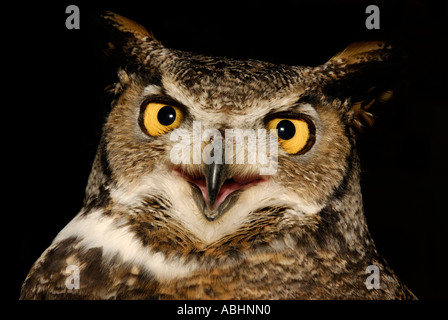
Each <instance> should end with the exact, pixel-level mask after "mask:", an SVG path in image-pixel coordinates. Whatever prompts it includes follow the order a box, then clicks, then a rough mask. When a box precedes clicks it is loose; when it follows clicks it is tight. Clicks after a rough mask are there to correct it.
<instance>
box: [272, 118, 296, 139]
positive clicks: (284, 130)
mask: <svg viewBox="0 0 448 320" xmlns="http://www.w3.org/2000/svg"><path fill="white" fill-rule="evenodd" d="M277 130H278V137H279V138H280V139H283V140H289V139H291V138H292V137H294V135H295V134H296V127H295V126H294V124H293V123H292V122H291V121H289V120H282V121H280V122H279V123H278V124H277Z"/></svg>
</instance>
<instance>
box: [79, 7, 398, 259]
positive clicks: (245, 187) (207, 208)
mask: <svg viewBox="0 0 448 320" xmlns="http://www.w3.org/2000/svg"><path fill="white" fill-rule="evenodd" d="M102 19H103V21H104V22H105V23H104V24H103V29H102V30H103V32H104V35H105V37H104V39H107V40H106V41H104V42H103V44H104V47H103V49H104V52H105V56H106V58H107V60H108V61H109V65H111V66H112V68H114V70H116V74H117V81H116V83H114V84H113V85H112V86H111V87H110V88H109V91H110V93H112V95H113V102H112V108H111V111H110V115H109V116H108V118H107V121H106V123H105V125H104V127H103V134H102V138H101V143H100V146H99V148H98V152H97V155H96V159H95V162H94V166H93V170H92V173H91V175H90V177H89V182H88V186H87V190H86V198H85V208H86V209H85V210H86V211H88V210H92V209H93V208H97V207H101V208H105V210H106V213H107V212H108V210H109V211H110V212H111V214H119V215H122V216H123V217H124V218H125V219H126V220H127V221H130V222H129V225H131V226H132V228H133V230H134V231H135V232H136V234H137V235H138V236H139V237H141V239H142V241H143V242H144V243H151V245H152V248H153V249H155V250H156V249H157V248H162V247H163V248H164V250H165V251H167V250H181V249H182V250H183V249H185V250H187V249H188V250H190V252H191V251H195V252H198V251H199V250H205V249H207V248H208V250H209V251H213V250H215V251H216V250H218V249H217V248H222V247H223V246H222V245H223V244H226V246H225V247H226V248H242V247H247V248H249V247H250V248H253V247H255V246H258V245H259V246H263V245H265V246H266V245H269V246H271V247H272V246H275V243H277V242H278V241H280V240H281V241H283V242H282V243H286V242H287V241H288V239H289V240H291V239H292V240H294V241H297V239H300V238H301V237H304V236H307V235H310V234H314V235H316V234H319V236H318V238H321V239H322V238H325V237H326V236H325V234H332V235H333V236H334V235H335V233H334V232H333V231H331V230H332V229H331V228H336V226H337V228H338V230H339V231H338V232H340V233H341V234H343V237H347V236H351V237H353V238H362V237H363V234H364V233H365V232H366V228H365V226H364V218H363V212H362V200H361V193H360V187H359V163H358V162H359V161H358V157H357V154H356V150H355V130H354V129H355V128H357V127H361V126H362V122H363V121H364V122H367V123H370V122H371V120H372V116H371V114H370V113H369V112H368V111H367V109H368V108H369V107H370V106H371V105H372V103H373V102H374V101H378V100H385V99H387V98H388V97H389V96H390V93H389V91H387V89H388V88H389V85H390V83H391V80H392V79H393V77H392V76H391V75H393V74H395V71H396V70H397V68H398V66H399V65H400V63H399V62H400V61H401V55H400V54H397V53H396V50H395V49H394V48H392V47H391V46H389V45H387V44H385V43H382V42H365V43H357V44H353V45H350V46H349V47H347V48H346V49H345V50H343V51H342V52H340V53H338V54H336V55H335V56H333V57H332V58H331V59H329V60H328V62H326V63H324V64H322V65H319V66H315V67H304V66H289V65H280V64H273V63H268V62H262V61H256V60H236V59H229V58H223V57H209V56H204V55H200V54H194V53H189V52H183V51H179V50H174V49H171V48H167V47H165V46H164V45H162V44H161V43H160V42H159V41H157V40H156V39H155V37H154V36H153V35H152V34H151V33H150V32H148V31H147V30H146V29H145V28H144V27H142V26H140V25H138V24H137V23H135V22H133V21H131V20H129V19H127V18H124V17H122V16H119V15H117V14H114V13H111V12H107V13H105V14H104V15H103V17H102ZM326 228H327V229H328V230H327V229H326ZM341 228H342V229H343V230H341ZM344 230H345V231H344ZM336 237H337V236H336ZM341 237H342V235H341ZM276 241H277V242H276ZM173 248H176V249H173ZM204 248H205V249H204ZM228 250H230V249H228ZM215 251H214V252H215Z"/></svg>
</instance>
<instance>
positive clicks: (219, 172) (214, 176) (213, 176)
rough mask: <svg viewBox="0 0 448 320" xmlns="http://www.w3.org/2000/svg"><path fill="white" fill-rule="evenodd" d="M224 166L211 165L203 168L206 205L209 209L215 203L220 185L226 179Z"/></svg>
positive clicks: (218, 164)
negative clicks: (207, 204)
mask: <svg viewBox="0 0 448 320" xmlns="http://www.w3.org/2000/svg"><path fill="white" fill-rule="evenodd" d="M226 171H227V170H226V165H224V164H220V163H212V164H209V165H206V166H205V172H204V173H205V175H204V176H205V183H206V185H207V194H208V203H209V205H210V207H213V205H214V204H215V202H216V199H217V198H218V194H219V191H220V190H221V187H222V185H223V184H224V182H225V181H226V179H227V178H228V177H227V176H226Z"/></svg>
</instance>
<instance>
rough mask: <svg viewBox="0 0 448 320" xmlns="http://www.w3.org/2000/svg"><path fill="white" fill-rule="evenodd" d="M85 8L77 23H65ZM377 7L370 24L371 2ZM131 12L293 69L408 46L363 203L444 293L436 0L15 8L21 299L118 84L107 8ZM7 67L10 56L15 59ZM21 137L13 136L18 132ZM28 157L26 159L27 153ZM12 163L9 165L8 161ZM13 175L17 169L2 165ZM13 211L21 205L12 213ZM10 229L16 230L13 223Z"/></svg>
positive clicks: (377, 129) (14, 196) (422, 277)
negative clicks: (102, 33) (108, 43)
mask: <svg viewBox="0 0 448 320" xmlns="http://www.w3.org/2000/svg"><path fill="white" fill-rule="evenodd" d="M70 4H76V5H78V6H79V8H80V12H81V25H80V27H81V28H80V29H79V30H67V29H66V28H65V19H66V17H67V15H66V14H65V8H66V7H67V6H68V5H70ZM369 4H376V5H378V6H379V8H380V10H381V11H380V12H381V15H380V19H381V25H380V27H381V29H380V30H367V29H366V27H365V19H366V18H367V16H368V15H367V14H366V13H365V8H366V7H367V5H369ZM104 9H109V10H112V11H115V12H117V13H119V14H121V15H124V16H127V17H129V18H131V19H134V20H136V21H138V22H140V23H141V24H143V25H144V26H146V27H147V28H148V29H150V30H152V31H153V33H154V34H155V36H156V37H157V38H158V39H159V40H161V41H162V43H164V44H165V45H166V46H168V47H173V48H177V49H183V50H189V51H194V52H198V53H206V54H213V55H220V56H229V57H235V58H254V59H261V60H268V61H271V62H276V63H284V64H291V65H318V64H321V63H323V62H325V61H327V60H328V59H329V58H330V57H331V56H332V55H334V54H335V53H337V52H338V51H340V50H341V49H343V48H344V47H345V46H347V45H348V44H350V43H352V42H355V41H361V40H388V41H392V42H393V43H395V44H397V45H399V46H401V47H402V48H404V49H405V50H407V51H408V53H409V57H410V61H409V67H408V69H407V70H406V76H405V77H404V78H403V81H402V82H401V84H400V85H399V86H398V89H397V92H396V95H395V98H394V99H393V100H392V101H391V103H389V104H387V105H384V106H380V107H378V108H377V109H376V110H375V112H374V113H375V115H376V116H377V119H376V123H375V125H374V127H373V128H371V129H368V130H366V131H365V132H364V133H363V134H362V135H360V138H359V153H360V157H361V163H362V168H363V174H362V188H363V197H364V204H365V212H366V216H367V220H368V224H369V227H370V231H371V233H372V235H373V238H374V239H375V241H376V244H377V247H378V249H379V251H380V252H381V253H382V254H383V255H384V256H385V258H386V259H387V261H388V262H389V264H390V265H391V266H392V268H393V269H394V270H395V271H396V272H397V274H398V275H399V276H400V277H401V278H402V280H403V281H404V282H405V283H407V285H408V286H409V287H410V288H411V290H413V291H414V292H415V294H416V295H417V296H418V297H419V298H421V299H433V298H447V297H448V295H447V293H446V290H445V288H446V286H447V285H448V281H447V278H448V277H447V276H446V272H444V271H445V270H446V266H447V264H446V262H447V258H446V253H447V249H446V245H447V240H446V234H447V231H448V223H447V214H448V212H447V211H448V210H447V209H446V198H447V186H446V178H447V174H446V173H447V169H446V163H447V155H448V153H447V147H448V145H447V142H446V140H447V129H446V125H445V120H446V119H447V118H448V112H447V109H448V106H447V102H446V100H445V96H446V91H447V89H448V85H447V81H446V78H445V77H446V72H447V63H446V56H447V53H446V52H447V51H446V49H445V44H446V42H447V40H448V33H447V27H446V25H447V20H448V19H447V18H446V17H447V15H448V12H447V8H446V6H443V5H441V4H437V2H436V3H432V2H429V1H419V0H407V1H336V0H335V1H293V0H291V1H284V2H282V1H272V2H270V3H267V2H259V1H237V2H235V1H230V2H229V1H218V2H211V1H209V2H190V1H184V2H183V3H176V2H174V3H173V2H169V1H167V2H166V4H160V3H159V4H155V2H154V1H145V2H140V1H139V2H137V1H130V0H126V1H122V2H121V4H115V3H113V2H110V1H108V2H107V3H104V4H100V3H97V4H95V5H93V4H92V3H87V2H82V1H71V2H68V1H60V3H58V4H56V3H52V4H48V3H40V2H39V3H34V4H26V5H23V6H22V7H21V5H20V4H19V6H17V8H15V9H14V10H12V9H10V10H9V11H7V12H6V13H5V12H4V14H5V15H6V16H8V15H9V14H11V15H13V17H12V18H14V19H13V20H14V21H15V22H14V23H10V24H9V27H8V29H7V30H8V33H9V34H11V32H12V34H13V38H14V40H13V41H12V42H11V43H10V45H8V49H12V50H11V51H12V53H13V55H16V54H18V53H19V52H20V59H19V61H20V63H17V64H13V69H14V70H15V72H14V73H13V76H12V78H11V79H12V83H13V90H11V91H9V90H8V92H5V93H4V94H8V95H12V94H13V96H14V99H13V101H14V104H15V105H14V106H13V108H11V109H14V111H17V114H15V115H14V116H13V117H4V118H3V119H4V125H8V124H9V122H11V124H13V125H14V126H15V129H14V131H13V132H12V133H10V136H12V137H13V138H14V139H15V140H14V141H15V142H14V143H13V146H12V147H11V148H10V151H11V154H14V155H15V156H14V157H12V158H13V159H14V160H13V162H14V163H13V165H17V166H18V167H19V168H20V169H19V170H17V171H15V172H16V174H15V175H14V179H13V181H12V182H11V183H10V184H9V186H10V188H8V193H6V200H7V201H8V202H9V201H14V203H15V206H14V211H13V212H12V214H11V215H12V216H13V217H14V218H16V221H15V223H14V226H15V228H14V229H15V230H12V231H14V234H15V237H14V239H16V238H17V239H18V241H13V242H14V243H15V244H17V245H18V248H14V253H15V255H16V256H15V257H14V261H15V266H14V269H13V271H14V272H13V274H14V277H13V289H12V291H11V293H12V296H13V299H16V298H17V297H18V295H19V290H20V285H21V283H22V282H23V280H24V278H25V276H26V274H27V272H28V271H29V268H30V267H31V265H32V263H33V262H34V261H35V260H36V259H37V258H38V257H39V255H40V254H41V253H42V252H43V251H44V250H45V248H46V247H47V246H48V245H49V244H50V243H51V241H52V239H53V238H54V237H55V236H56V234H57V233H58V232H59V231H60V230H61V229H62V228H63V227H64V226H65V225H66V224H67V223H68V222H69V221H70V220H71V219H72V218H73V217H74V216H75V215H76V213H77V212H78V210H79V209H80V208H81V205H82V199H83V195H84V188H85V186H86V183H87V177H88V174H89V172H90V167H91V165H92V161H93V157H94V154H95V151H96V146H97V144H98V141H99V137H100V132H101V125H102V123H103V122H104V119H105V117H106V116H107V112H108V107H107V100H105V99H104V98H103V90H104V88H105V87H106V86H107V85H108V84H110V82H111V79H112V78H111V77H110V73H108V72H109V71H106V70H103V67H102V65H101V64H100V63H99V59H98V57H97V56H96V55H95V50H93V48H92V44H93V43H94V41H92V39H91V35H92V34H93V32H92V24H91V23H90V21H91V20H92V18H94V17H96V16H97V14H98V12H99V11H100V10H104ZM6 64H8V63H6ZM8 140H10V139H8ZM17 155H19V156H17ZM11 170H12V169H11ZM5 174H6V175H7V174H8V172H5ZM8 210H11V209H8ZM5 231H6V232H7V231H8V230H5Z"/></svg>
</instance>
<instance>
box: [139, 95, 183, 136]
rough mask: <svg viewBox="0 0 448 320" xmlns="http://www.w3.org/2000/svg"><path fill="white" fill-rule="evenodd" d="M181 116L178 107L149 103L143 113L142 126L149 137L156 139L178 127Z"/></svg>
mask: <svg viewBox="0 0 448 320" xmlns="http://www.w3.org/2000/svg"><path fill="white" fill-rule="evenodd" d="M183 116H184V115H183V113H182V111H181V110H180V109H179V108H178V107H174V106H171V105H167V104H164V103H158V102H149V103H148V104H147V105H146V106H145V110H144V112H143V119H142V120H143V121H142V124H143V126H144V127H145V129H146V131H147V132H148V134H149V135H151V136H153V137H157V136H160V135H162V134H164V133H167V132H169V131H171V130H174V129H176V128H177V127H179V126H180V124H181V123H182V119H183Z"/></svg>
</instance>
